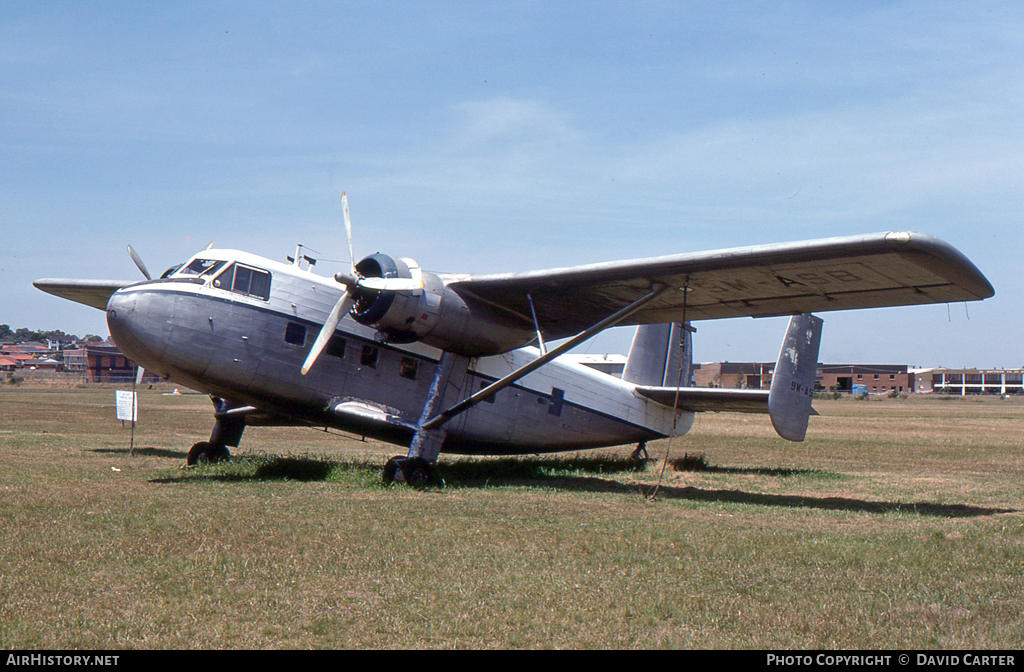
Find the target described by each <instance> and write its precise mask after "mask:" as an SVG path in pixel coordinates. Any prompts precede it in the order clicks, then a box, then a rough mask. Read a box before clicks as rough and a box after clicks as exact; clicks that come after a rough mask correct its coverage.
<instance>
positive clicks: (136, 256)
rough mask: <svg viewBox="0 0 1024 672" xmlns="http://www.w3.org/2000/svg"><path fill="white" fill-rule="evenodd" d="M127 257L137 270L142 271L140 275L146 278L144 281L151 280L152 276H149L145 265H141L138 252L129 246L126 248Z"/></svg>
mask: <svg viewBox="0 0 1024 672" xmlns="http://www.w3.org/2000/svg"><path fill="white" fill-rule="evenodd" d="M128 256H130V257H131V258H132V261H134V262H135V265H136V266H138V267H139V270H140V271H142V274H143V275H144V276H146V280H152V279H153V276H152V275H150V274H149V270H148V269H147V268H146V265H145V264H144V263H142V257H140V256H139V253H138V252H136V251H135V250H133V249H132V246H131V245H129V246H128Z"/></svg>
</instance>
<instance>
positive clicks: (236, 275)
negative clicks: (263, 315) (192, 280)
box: [213, 264, 270, 301]
mask: <svg viewBox="0 0 1024 672" xmlns="http://www.w3.org/2000/svg"><path fill="white" fill-rule="evenodd" d="M213 286H214V287H218V288H220V289H227V290H230V291H232V292H235V293H236V294H245V295H246V296H255V297H257V298H260V299H263V300H264V301H267V300H269V299H270V273H269V272H267V271H264V270H262V269H259V268H253V267H252V266H246V265H244V264H232V265H231V266H229V267H228V268H227V270H225V271H224V272H223V273H221V274H220V275H218V276H217V277H216V278H215V279H214V281H213Z"/></svg>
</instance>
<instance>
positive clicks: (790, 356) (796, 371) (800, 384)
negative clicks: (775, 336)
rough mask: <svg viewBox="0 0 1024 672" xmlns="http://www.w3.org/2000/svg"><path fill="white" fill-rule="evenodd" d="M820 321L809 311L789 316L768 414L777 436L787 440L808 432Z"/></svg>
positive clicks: (819, 336) (819, 342) (802, 435)
mask: <svg viewBox="0 0 1024 672" xmlns="http://www.w3.org/2000/svg"><path fill="white" fill-rule="evenodd" d="M822 322H823V321H822V319H821V318H818V317H815V316H814V315H811V314H810V313H801V314H799V315H794V316H793V317H792V319H790V321H789V329H788V330H787V331H786V340H784V341H783V342H782V350H781V352H779V361H778V363H777V364H776V365H775V373H774V374H773V375H772V386H771V391H770V392H769V394H768V414H769V415H770V416H771V419H772V425H773V426H774V427H775V431H776V432H778V433H779V436H781V437H782V438H784V439H789V440H790V441H803V440H804V436H806V434H807V421H808V419H809V418H810V415H811V400H812V396H813V394H814V377H815V375H816V374H817V371H818V348H819V346H820V345H821V325H822Z"/></svg>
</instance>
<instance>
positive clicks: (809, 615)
mask: <svg viewBox="0 0 1024 672" xmlns="http://www.w3.org/2000/svg"><path fill="white" fill-rule="evenodd" d="M815 407H816V408H817V409H818V411H819V412H820V413H821V416H820V417H816V418H812V420H811V429H810V431H809V433H808V440H807V441H806V442H805V443H803V444H792V443H788V442H786V441H783V440H782V439H779V438H778V437H777V436H776V435H775V434H774V432H773V430H772V429H771V426H770V423H769V421H768V420H767V418H766V417H763V416H743V415H733V414H717V415H716V414H705V415H703V416H701V417H699V418H698V421H697V423H696V424H695V426H694V429H693V431H692V432H691V433H690V434H689V435H687V436H686V437H682V438H681V439H676V440H675V441H674V442H673V445H672V455H671V457H672V458H673V460H672V461H673V462H677V463H681V462H682V460H681V458H683V456H684V453H687V454H688V455H689V456H690V457H693V456H694V455H703V456H704V459H703V461H702V460H700V459H697V460H689V462H693V463H695V464H696V465H697V467H698V468H699V467H701V466H703V467H704V468H702V469H699V470H679V469H677V467H675V466H669V467H668V468H667V469H666V470H665V481H664V483H663V484H662V486H661V488H660V490H659V492H658V496H657V498H656V499H655V500H654V501H650V500H649V499H648V498H647V495H648V494H650V493H651V491H652V490H653V489H654V486H655V484H656V482H657V480H658V474H659V471H660V467H661V464H660V462H658V461H656V460H652V461H650V462H648V463H647V464H646V465H645V466H640V467H639V468H637V467H636V466H635V465H634V464H632V463H630V462H629V461H628V460H627V459H626V456H627V455H628V454H629V451H630V449H631V447H622V448H621V449H615V450H605V451H596V452H590V453H582V454H579V455H560V456H555V457H532V456H529V457H524V458H521V459H518V460H497V459H478V460H477V459H468V458H454V457H453V458H449V457H445V456H442V462H441V473H442V476H443V477H444V479H445V483H446V485H445V487H443V488H436V489H430V490H425V491H417V490H411V489H408V488H403V487H393V488H385V487H383V486H382V485H380V470H381V467H382V466H383V464H384V462H385V461H386V459H387V458H388V457H390V456H391V455H394V454H399V453H402V452H403V451H402V450H401V449H398V448H397V447H395V446H386V445H382V444H377V443H374V442H363V441H360V440H359V438H358V437H355V438H353V437H347V436H341V435H337V434H326V433H324V432H322V431H320V432H318V431H315V430H311V429H280V428H250V429H248V430H246V435H245V437H244V439H243V443H242V449H241V450H237V451H235V452H236V459H235V460H233V462H232V463H231V464H228V465H215V466H206V467H200V468H197V469H193V470H190V471H183V470H180V469H179V466H180V465H181V464H182V463H183V462H184V458H185V451H186V450H187V448H188V446H190V445H191V444H192V443H193V442H194V441H197V440H202V439H205V438H206V437H208V436H209V431H210V428H211V424H212V416H211V409H212V406H211V405H210V403H209V401H208V400H207V399H206V398H205V397H202V396H188V395H186V396H164V395H162V394H160V393H159V392H158V391H148V390H147V391H143V392H142V399H141V402H140V409H141V410H140V417H141V422H140V425H139V427H138V428H137V430H136V455H135V456H134V457H129V455H128V445H129V436H130V432H129V430H128V429H127V428H122V426H121V423H120V422H119V421H117V420H115V415H114V392H113V390H111V389H96V388H86V389H75V390H40V389H35V390H33V389H24V388H22V387H16V386H13V385H5V386H4V389H3V390H2V391H0V458H2V460H3V468H2V470H0V648H4V649H7V648H56V649H68V648H101V649H106V648H285V647H303V648H305V647H315V648H340V647H375V648H382V647H383V648H416V647H430V648H435V647H645V648H647V647H699V648H734V647H756V648H769V649H779V648H787V649H788V648H826V649H835V648H940V647H942V648H947V647H955V648H1019V647H1020V645H1021V642H1024V618H1022V596H1024V513H1022V512H1024V458H1022V450H1021V436H1022V431H1021V430H1022V428H1024V400H1000V399H978V398H968V399H953V400H943V399H938V398H927V399H906V400H899V399H886V400H878V401H857V400H849V399H844V400H839V401H831V400H829V401H816V402H815ZM650 448H651V453H652V456H654V457H655V458H662V457H663V456H664V455H665V450H666V442H659V443H657V444H652V446H650Z"/></svg>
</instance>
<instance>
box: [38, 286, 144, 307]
mask: <svg viewBox="0 0 1024 672" xmlns="http://www.w3.org/2000/svg"><path fill="white" fill-rule="evenodd" d="M32 284H33V285H35V287H36V288H37V289H41V290H43V291H44V292H46V293H47V294H53V295H54V296H59V297H60V298H62V299H68V300H69V301H74V302H76V303H81V304H83V305H86V306H89V307H91V308H98V309H99V310H106V309H107V301H109V300H110V296H111V295H112V294H113V293H114V292H116V291H117V290H119V289H121V288H122V287H127V286H128V285H134V284H137V282H136V281H134V280H73V279H64V278H43V279H42V280H36V281H35V282H33V283H32Z"/></svg>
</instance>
